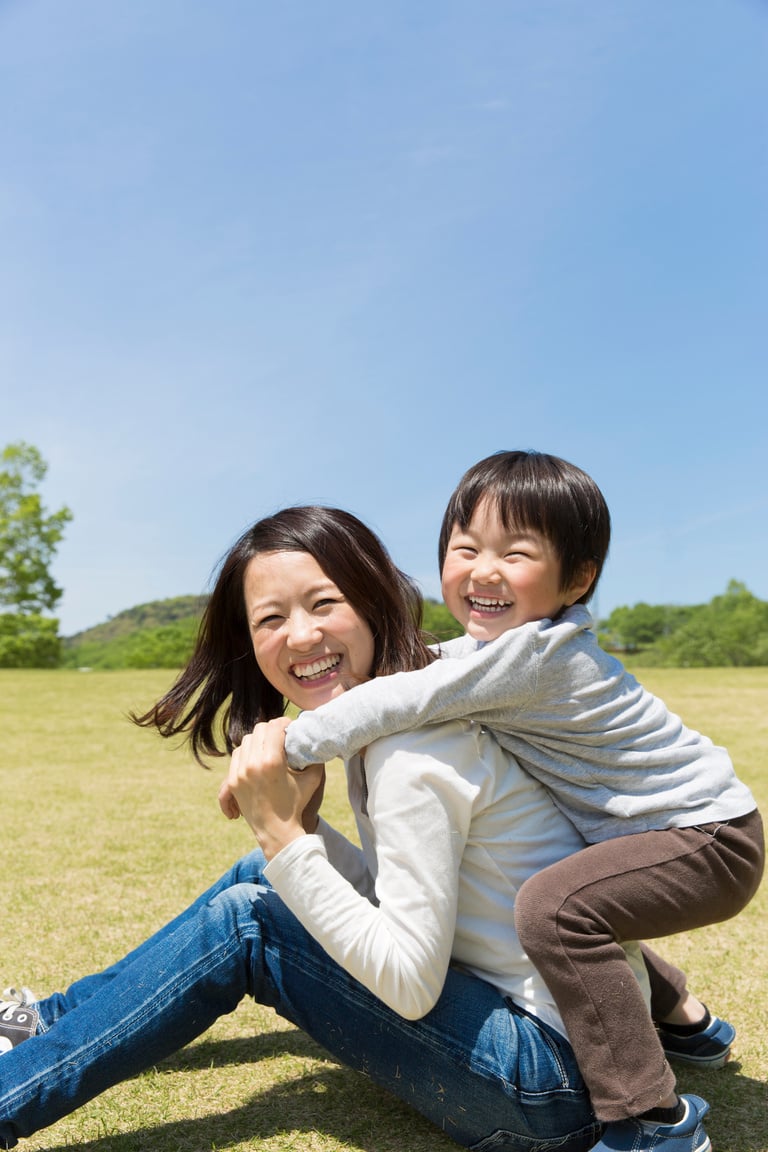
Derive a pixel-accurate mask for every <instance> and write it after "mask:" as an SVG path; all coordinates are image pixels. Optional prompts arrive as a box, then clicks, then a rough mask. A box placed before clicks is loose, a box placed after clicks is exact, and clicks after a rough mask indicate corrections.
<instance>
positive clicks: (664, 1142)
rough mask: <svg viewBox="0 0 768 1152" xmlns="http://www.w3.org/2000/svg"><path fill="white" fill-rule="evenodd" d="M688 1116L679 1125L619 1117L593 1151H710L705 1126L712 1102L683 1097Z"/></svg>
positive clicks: (604, 1133) (610, 1125)
mask: <svg viewBox="0 0 768 1152" xmlns="http://www.w3.org/2000/svg"><path fill="white" fill-rule="evenodd" d="M680 1100H681V1101H682V1102H683V1103H684V1104H685V1115H684V1116H683V1118H682V1120H679V1121H678V1122H677V1124H659V1122H658V1121H656V1120H640V1119H636V1118H632V1119H630V1120H616V1121H614V1122H613V1123H611V1124H606V1126H605V1131H604V1132H603V1138H602V1140H601V1141H600V1142H599V1144H595V1146H594V1148H593V1149H592V1152H710V1150H711V1148H712V1145H711V1143H710V1141H709V1136H707V1134H706V1132H705V1131H704V1127H703V1125H702V1120H703V1118H704V1117H705V1116H706V1114H707V1112H709V1104H707V1102H706V1101H705V1100H702V1099H701V1097H700V1096H687V1095H686V1096H681V1097H680Z"/></svg>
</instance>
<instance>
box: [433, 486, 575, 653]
mask: <svg viewBox="0 0 768 1152" xmlns="http://www.w3.org/2000/svg"><path fill="white" fill-rule="evenodd" d="M590 582H591V580H590V579H587V580H586V582H585V583H579V584H577V585H573V586H572V587H571V588H569V589H563V588H561V586H560V560H559V558H558V556H557V555H556V554H555V551H554V548H553V547H552V545H551V544H550V542H549V540H547V539H546V537H544V536H542V535H540V534H539V533H538V532H535V531H531V530H529V529H526V530H524V531H517V530H514V529H513V530H512V531H509V530H508V529H507V528H505V527H504V525H503V523H502V521H501V518H500V516H499V514H498V512H497V511H496V509H495V507H494V506H493V504H490V503H489V502H488V501H487V500H481V501H480V503H479V504H478V505H477V507H476V509H475V512H474V515H473V516H472V519H471V520H470V523H469V527H468V528H467V530H466V532H463V531H462V530H461V529H460V528H459V527H458V526H457V525H454V527H453V531H452V533H451V536H450V539H449V541H448V549H447V551H446V555H445V563H444V564H443V573H442V586H443V598H444V600H445V603H446V606H447V607H448V609H449V611H450V612H451V614H452V615H453V616H455V617H456V619H457V620H458V622H459V623H460V624H461V625H462V626H463V627H464V628H465V629H466V631H467V632H468V633H469V634H470V636H474V638H475V639H476V640H495V639H496V637H497V636H501V634H502V632H507V631H508V630H509V629H510V628H518V627H519V626H520V625H521V624H528V623H530V622H531V621H534V620H543V619H545V618H549V619H551V618H552V617H554V616H556V615H557V613H558V612H559V611H560V609H561V608H563V606H564V605H566V604H574V603H575V602H576V601H577V600H578V599H579V597H580V596H581V595H583V593H584V592H586V590H587V588H588V587H589V584H590Z"/></svg>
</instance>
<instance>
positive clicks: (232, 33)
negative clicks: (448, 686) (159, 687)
mask: <svg viewBox="0 0 768 1152" xmlns="http://www.w3.org/2000/svg"><path fill="white" fill-rule="evenodd" d="M0 157H1V160H0V393H1V394H0V447H2V446H4V445H5V444H8V443H11V442H13V441H16V440H26V441H28V442H30V443H33V444H35V445H36V446H37V447H38V448H39V449H40V451H41V452H42V454H43V456H44V457H45V459H46V460H47V462H48V465H49V473H48V477H47V480H46V482H45V486H44V497H45V500H46V503H47V505H48V507H49V508H50V509H54V508H58V507H59V506H60V505H61V504H65V503H66V504H67V505H69V507H70V508H71V509H72V511H73V513H74V520H73V522H72V523H71V524H70V525H69V527H68V529H67V534H66V538H65V541H64V542H63V544H62V545H61V547H60V549H59V552H58V555H57V558H56V562H55V567H54V574H55V576H56V579H57V581H58V582H59V584H60V585H62V586H63V587H64V589H65V594H64V597H63V599H62V601H61V605H60V610H59V612H58V615H59V617H60V620H61V630H62V632H63V634H65V635H70V634H72V633H73V632H75V631H78V630H80V629H82V628H85V627H88V626H90V625H93V624H97V623H99V622H101V621H102V620H105V619H106V618H107V617H108V616H109V615H114V614H116V613H117V612H119V611H121V610H122V609H124V608H129V607H131V606H133V605H135V604H139V603H143V602H145V601H147V600H153V599H159V598H164V597H167V596H176V595H181V594H185V593H196V592H201V591H204V590H205V588H206V587H207V585H208V580H209V576H210V574H211V571H212V569H213V568H214V566H215V564H216V563H217V561H218V560H219V558H220V557H221V555H222V553H223V552H224V551H225V550H226V549H227V548H228V547H229V545H230V544H231V543H232V542H233V540H234V539H235V538H236V537H237V536H238V535H239V534H240V531H241V530H242V529H244V528H245V527H246V526H247V525H248V524H249V523H250V522H251V521H253V520H255V519H257V518H258V517H259V516H262V515H264V514H266V513H268V512H272V511H274V510H276V509H277V508H279V507H282V506H283V505H286V504H294V503H305V502H319V503H332V504H339V505H341V506H342V507H346V508H349V509H350V510H352V511H353V512H355V513H356V514H357V515H359V516H360V517H361V518H363V519H364V520H366V521H367V522H369V523H370V524H371V525H372V526H373V527H374V528H375V529H376V530H377V531H378V532H379V533H380V535H381V536H382V537H383V539H384V540H385V542H386V543H387V544H388V546H389V547H390V549H391V551H392V553H393V555H394V557H395V560H396V561H397V562H398V563H399V564H400V566H401V567H403V568H404V569H405V570H406V571H408V572H409V573H410V574H411V575H413V576H415V577H416V578H417V579H418V580H419V582H420V583H421V585H422V588H423V590H424V592H425V593H426V594H427V595H439V581H438V574H437V560H436V540H437V532H438V526H439V522H440V518H441V516H442V512H443V508H444V505H445V503H446V501H447V498H448V496H449V494H450V492H451V490H452V488H453V487H454V485H455V484H456V482H457V481H458V479H459V477H460V475H461V474H462V472H463V471H464V470H465V469H466V468H467V467H468V466H469V465H470V464H472V463H473V462H474V461H476V460H478V459H480V458H481V457H482V456H485V455H487V454H489V453H490V452H493V451H495V450H497V449H501V448H539V449H542V450H545V451H549V452H554V453H557V454H559V455H562V456H565V457H566V458H568V459H570V460H572V461H574V462H575V463H577V464H579V465H581V466H582V467H583V468H585V469H586V470H587V471H589V472H590V473H591V474H592V475H593V476H594V477H595V479H596V480H597V482H598V483H599V484H600V486H601V487H602V489H603V491H604V493H605V495H606V497H607V499H608V502H609V504H610V507H611V511H612V515H613V520H614V537H613V543H612V548H611V554H610V559H609V562H608V565H607V568H606V570H605V573H604V576H603V580H602V582H601V587H600V592H599V596H598V600H597V610H598V612H599V614H600V615H607V614H608V613H609V612H610V611H611V609H612V608H614V607H616V606H617V605H619V604H634V603H636V602H638V601H640V600H645V601H647V602H649V603H682V604H693V603H702V602H705V601H707V600H709V599H711V598H712V597H713V596H715V595H718V594H720V593H722V592H724V591H725V588H726V585H727V583H728V581H729V580H730V579H737V580H741V581H743V582H744V583H745V584H746V585H747V587H748V588H749V589H750V591H752V592H753V593H754V594H755V595H757V596H760V597H761V598H763V599H768V531H767V530H766V529H767V528H768V491H767V489H768V484H767V483H766V469H767V468H768V430H767V428H768V399H767V393H768V388H767V387H766V385H767V383H768V380H767V378H766V353H767V352H768V208H767V205H768V4H766V3H765V2H764V0H674V2H673V3H670V0H625V2H618V0H464V2H461V3H459V2H456V0H420V2H418V3H414V0H388V2H387V3H384V4H373V3H360V0H327V2H325V3H319V2H317V0H280V3H275V2H274V0H269V2H268V0H215V2H212V0H130V3H126V2H125V0H67V2H66V3H61V0H0Z"/></svg>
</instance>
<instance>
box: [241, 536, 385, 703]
mask: <svg viewBox="0 0 768 1152" xmlns="http://www.w3.org/2000/svg"><path fill="white" fill-rule="evenodd" d="M243 593H244V596H245V610H246V613H247V617H248V624H249V627H250V630H251V642H252V644H253V652H254V655H255V657H256V663H257V664H258V665H259V668H260V669H261V671H262V672H263V674H264V675H265V676H266V678H267V680H269V682H270V684H272V685H273V687H275V688H276V689H277V691H278V692H280V693H281V694H282V695H283V696H285V697H287V699H288V700H290V701H291V702H292V703H293V704H295V705H296V706H297V707H298V708H302V709H305V708H310V709H311V708H318V707H319V706H320V705H321V704H325V703H326V701H328V700H331V699H333V697H334V696H338V695H340V693H342V692H344V691H345V690H346V689H347V688H352V687H353V686H354V685H355V684H359V683H360V682H361V681H363V680H368V679H370V676H371V671H372V668H373V654H374V646H373V634H372V632H371V629H370V628H369V626H368V624H367V623H366V621H365V620H363V618H362V617H361V616H360V615H358V613H357V612H356V611H355V609H354V608H353V607H352V605H351V604H350V603H349V601H348V600H346V599H345V597H344V596H343V595H342V593H341V592H340V591H339V589H338V588H337V587H336V585H335V584H334V583H333V581H332V580H330V579H329V577H328V576H326V574H325V572H324V571H323V569H322V568H321V567H320V565H319V564H318V562H317V560H315V558H314V556H310V554H309V553H308V552H262V553H260V554H259V555H258V556H254V558H253V559H252V560H251V561H250V562H249V564H248V566H247V568H246V570H245V576H244V578H243Z"/></svg>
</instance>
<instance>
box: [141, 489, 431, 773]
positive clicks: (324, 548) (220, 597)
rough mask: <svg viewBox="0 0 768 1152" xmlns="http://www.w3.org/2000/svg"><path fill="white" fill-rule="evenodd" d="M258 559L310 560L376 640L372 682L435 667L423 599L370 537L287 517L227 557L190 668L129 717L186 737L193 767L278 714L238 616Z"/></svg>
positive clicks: (308, 515) (341, 523)
mask: <svg viewBox="0 0 768 1152" xmlns="http://www.w3.org/2000/svg"><path fill="white" fill-rule="evenodd" d="M264 552H307V553H308V554H309V555H310V556H313V557H314V559H315V560H316V561H317V563H318V564H319V565H320V567H321V568H322V569H323V572H324V573H325V575H326V576H327V577H328V578H329V579H330V580H332V581H333V583H334V584H336V586H337V587H338V589H339V591H340V592H341V593H342V595H343V596H345V597H346V599H347V600H348V601H349V603H350V604H351V605H352V607H353V608H354V609H355V611H356V612H357V613H358V615H359V616H361V617H362V618H363V619H364V620H365V621H366V623H367V624H368V626H369V628H370V629H371V632H372V633H373V641H374V657H373V669H372V675H374V676H383V675H387V674H389V673H391V672H402V671H409V670H410V669H413V668H423V667H424V666H425V665H426V664H429V663H430V662H431V661H432V659H433V656H432V654H431V653H430V651H429V649H428V647H427V645H426V643H425V641H424V639H423V637H422V635H421V631H420V628H421V614H422V598H421V594H420V593H419V591H418V590H417V588H416V586H415V585H414V584H413V583H412V582H411V580H410V579H409V577H407V576H406V575H405V573H403V572H401V571H400V570H399V569H398V568H396V567H395V565H394V563H393V561H392V559H391V557H390V555H389V553H388V552H387V550H386V548H385V547H384V545H383V544H382V543H381V541H380V540H379V538H378V537H377V536H376V535H375V534H374V533H373V532H372V531H371V530H370V528H367V527H366V526H365V524H363V523H362V521H360V520H358V519H357V517H355V516H352V515H351V514H350V513H349V512H342V511H341V510H340V509H338V508H325V507H320V506H313V507H306V506H305V507H297V508H285V509H283V511H282V512H278V513H276V514H275V515H274V516H268V517H266V518H265V519H264V520H259V521H258V523H256V524H254V525H253V527H251V528H249V529H248V531H247V532H244V533H243V535H242V536H241V537H240V539H239V540H238V541H237V542H236V544H234V546H233V547H232V548H231V549H230V551H229V552H228V553H227V555H226V556H225V557H224V559H223V561H222V562H221V565H220V567H219V571H218V575H217V577H216V581H215V584H214V587H213V591H212V593H211V597H210V600H209V601H208V605H207V607H206V609H205V613H204V615H203V619H202V621H201V624H200V631H199V633H198V637H197V642H196V645H195V650H194V652H193V654H192V657H191V659H190V661H189V663H188V664H187V666H186V668H185V669H184V671H183V672H182V673H181V674H180V675H179V677H178V679H177V680H176V682H175V683H174V684H173V685H172V687H171V688H170V689H169V691H168V692H166V694H165V695H164V696H163V697H162V698H161V699H160V700H158V702H157V703H156V704H155V705H154V706H153V707H152V708H150V709H149V711H148V712H146V713H144V714H143V715H142V716H135V715H134V716H132V719H133V720H134V721H135V722H136V723H137V724H140V725H142V726H143V727H154V728H157V729H158V731H159V732H160V733H161V735H163V736H174V735H176V734H177V733H182V732H183V733H187V734H188V738H189V741H190V744H191V746H192V751H193V753H194V755H195V758H196V759H197V760H198V761H200V763H204V761H203V755H204V754H207V755H211V756H222V755H224V754H225V753H227V752H232V750H233V749H234V748H236V747H237V746H238V745H239V744H240V743H241V742H242V740H243V737H244V736H245V735H246V733H248V732H250V731H251V729H252V728H253V726H254V724H256V723H258V722H259V721H262V720H271V719H272V718H273V717H275V716H280V715H281V714H282V713H283V712H284V710H285V701H284V699H283V697H282V696H281V695H280V693H279V692H277V691H276V689H275V688H273V686H272V685H271V684H270V683H269V681H268V680H267V679H266V677H265V676H264V674H263V673H262V671H261V669H260V668H259V666H258V664H257V663H256V659H255V657H254V654H253V648H252V645H251V636H250V629H249V627H248V620H247V616H246V611H245V600H244V594H243V578H244V575H245V570H246V568H247V567H248V564H249V563H250V561H251V560H252V559H253V558H254V556H258V555H260V554H261V553H264ZM222 709H223V711H222ZM222 744H223V747H222Z"/></svg>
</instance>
